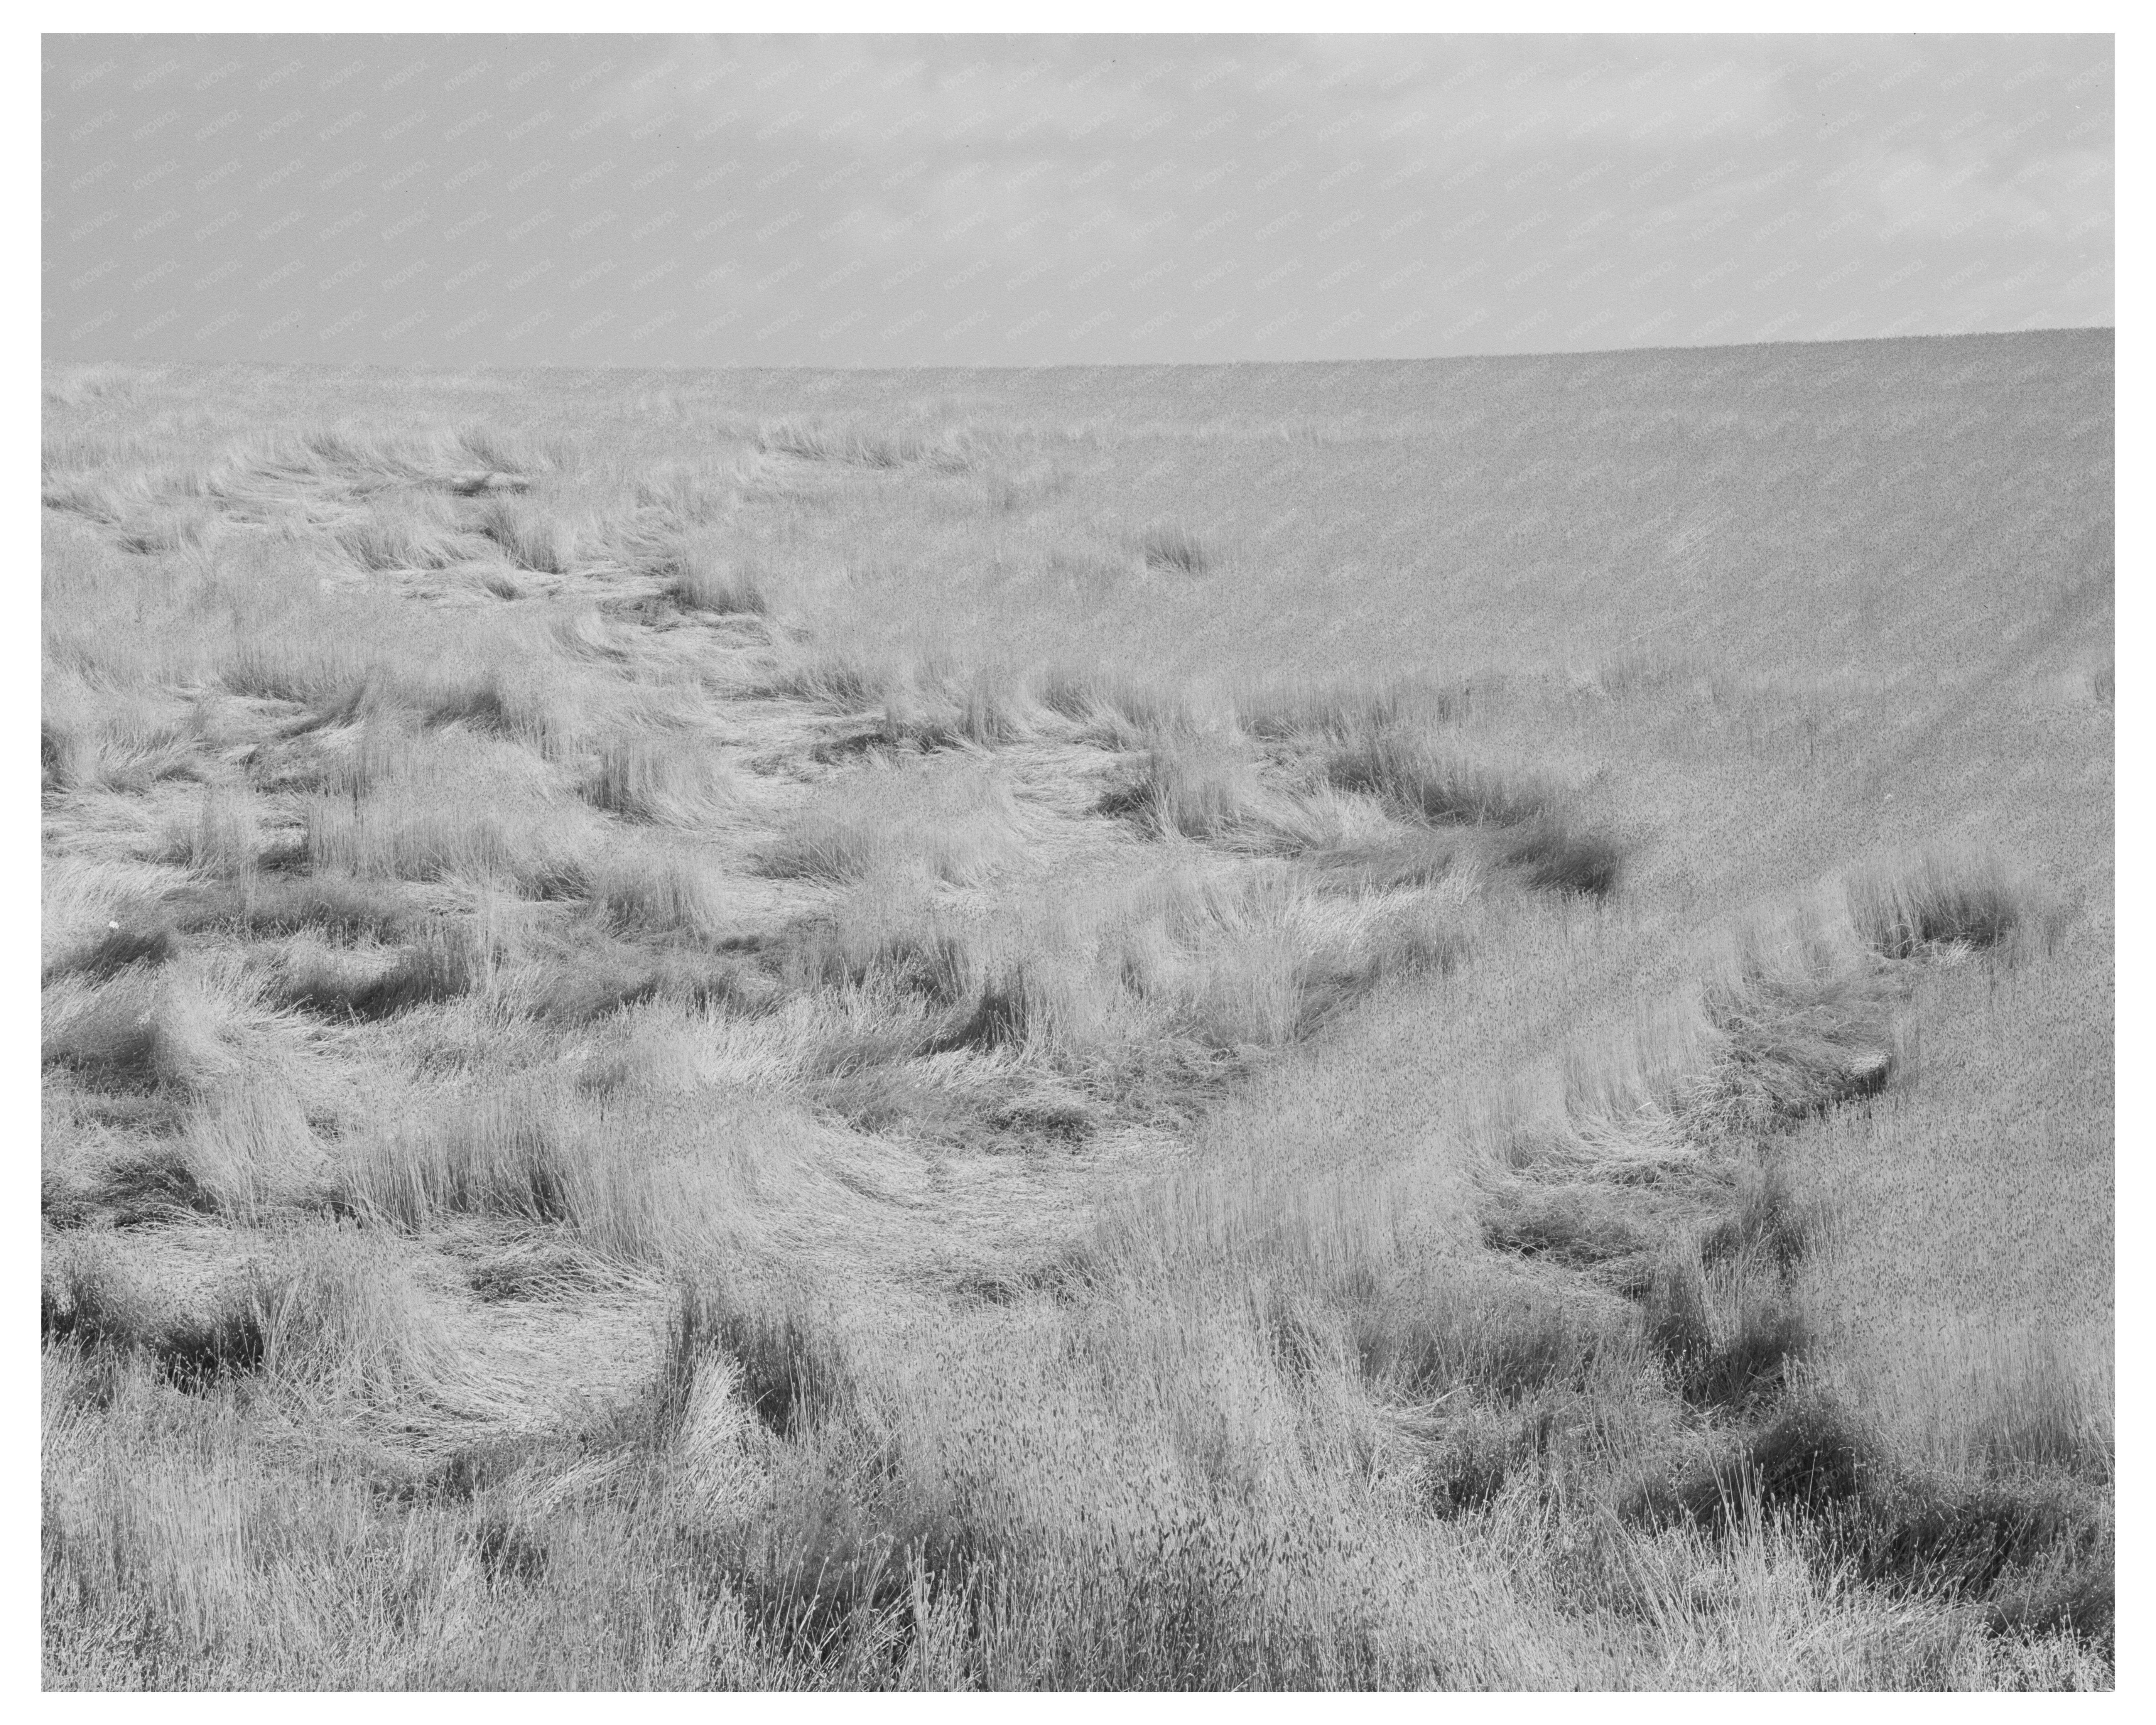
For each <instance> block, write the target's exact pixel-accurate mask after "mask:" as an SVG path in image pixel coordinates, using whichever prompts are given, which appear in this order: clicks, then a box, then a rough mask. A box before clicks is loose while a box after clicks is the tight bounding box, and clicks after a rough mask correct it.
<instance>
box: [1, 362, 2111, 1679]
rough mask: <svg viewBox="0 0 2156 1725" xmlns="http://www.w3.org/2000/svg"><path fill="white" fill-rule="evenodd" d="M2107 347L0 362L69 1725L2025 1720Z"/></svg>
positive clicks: (2095, 1519)
mask: <svg viewBox="0 0 2156 1725" xmlns="http://www.w3.org/2000/svg"><path fill="white" fill-rule="evenodd" d="M2111 368H2112V341H2111V336H2110V333H2109V332H2108V331H2065V332H2047V333H2037V334H2030V335H2025V336H1968V337H1956V338H1939V339H1922V340H1907V341H1872V342H1850V343H1839V344H1818V345H1810V346H1782V347H1750V348H1724V349H1696V350H1684V351H1677V350H1672V351H1667V352H1634V353H1626V354H1607V355H1578V356H1570V357H1558V358H1543V359H1486V360H1455V361H1433V362H1415V363H1391V362H1388V363H1383V364H1378V363H1371V364H1357V365H1337V366H1336V365H1306V366H1278V367H1274V366H1240V367H1195V366H1193V367H1169V368H1163V369H1158V370H1146V369H1141V368H1127V369H1092V370H1089V369H1083V368H1068V369H1046V370H1039V371H1018V370H1013V371H1008V372H992V371H950V372H934V371H912V372H702V373H697V372H559V371H555V372H524V373H509V372H387V371H367V370H357V371H349V372H330V371H326V370H313V371H311V370H307V369H304V368H297V367H227V368H222V369H211V368H189V367H122V366H101V367H49V368H48V371H47V373H46V377H45V406H44V416H45V418H44V425H45V430H44V477H43V499H44V511H43V514H44V559H43V629H44V661H43V663H44V688H43V700H44V722H43V763H44V778H43V787H44V789H43V864H44V874H43V914H44V924H43V931H44V932H43V978H44V983H43V1030H42V1038H43V1041H42V1050H41V1055H42V1061H43V1070H44V1101H43V1133H42V1154H43V1162H42V1187H41V1190H42V1200H43V1217H44V1231H43V1300H42V1307H43V1318H42V1322H43V1335H44V1352H43V1408H44V1414H43V1419H44V1426H43V1431H44V1449H43V1469H44V1475H43V1538H42V1553H43V1604H44V1621H43V1649H44V1654H43V1656H44V1678H45V1681H46V1683H47V1685H48V1686H51V1687H60V1688H115V1687H118V1688H136V1687H154V1688H172V1687H181V1688H264V1687H273V1688H274V1687H285V1688H388V1687H422V1688H444V1687H467V1686H475V1687H511V1688H566V1687H597V1688H643V1687H656V1688H706V1687H719V1688H756V1689H772V1688H839V1689H878V1688H1058V1689H1070V1688H1091V1687H1119V1688H1147V1689H1163V1688H1228V1687H1237V1688H1266V1689H1279V1688H1312V1687H1337V1688H1354V1689H1375V1688H1397V1687H1416V1686H1436V1687H1473V1688H1511V1689H1519V1688H1592V1689H1617V1688H1648V1689H1656V1688H1662V1689H1667V1688H1694V1687H1766V1688H1819V1687H1841V1688H1847V1687H1856V1688H1923V1689H1937V1688H2107V1687H2109V1686H2111V1684H2112V1671H2113V1664H2112V1661H2113V1632H2112V1561H2113V1532H2112V1348H2113V1337H2112V900H2113V878H2112V552H2111V507H2112V505H2111V497H2112V465H2111V463H2112V457H2111V435H2112V396H2111Z"/></svg>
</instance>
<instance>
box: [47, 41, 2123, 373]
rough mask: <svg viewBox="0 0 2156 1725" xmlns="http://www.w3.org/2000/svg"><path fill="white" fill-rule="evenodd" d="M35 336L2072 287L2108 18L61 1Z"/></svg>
mask: <svg viewBox="0 0 2156 1725" xmlns="http://www.w3.org/2000/svg"><path fill="white" fill-rule="evenodd" d="M43 48H44V74H43V93H44V123H43V132H44V170H43V183H44V194H43V220H44V244H43V263H44V291H43V300H44V305H43V313H44V355H45V357H46V358H47V359H49V360H61V361H71V360H98V359H151V360H182V361H204V362H229V361H234V360H247V361H263V360H268V361H282V362H290V361H300V362H315V363H334V364H340V365H345V364H353V363H360V364H374V365H398V366H408V365H432V366H459V367H461V366H470V365H508V366H515V365H564V366H577V367H587V366H682V367H703V366H726V365H762V366H797V365H816V366H916V365H1024V366H1039V365H1055V364H1071V363H1083V364H1102V363H1132V362H1138V363H1147V364H1158V363H1163V362H1183V361H1229V360H1306V359H1363V358H1389V357H1398V358H1407V357H1435V356H1444V355H1453V354H1471V353H1520V352H1577V351H1584V350H1598V349H1609V348H1624V347H1672V346H1694V345H1704V344H1723V343H1733V342H1748V341H1797V340H1813V341H1815V340H1828V339H1840V338H1848V337H1858V336H1892V335H1914V334H1940V333H1954V332H1962V331H2005V330H2017V329H2027V328H2039V327H2058V326H2088V325H2108V324H2110V323H2111V322H2112V195H2113V194H2112V170H2113V154H2112V39H2110V38H2109V37H2107V36H2063V37H2030V36H2024V37H2002V36H1961V37H1937V36H1934V37H1907V36H1903V37H1861V38H1848V37H1845V38H1835V37H1790V36H1783V37H1760V36H1751V37H1737V36H1666V35H1665V36H1652V37H1642V38H1624V37H1609V36H1602V37H1570V38H1559V37H1551V36H1511V37H1505V36H1452V37H1438V36H1423V37H1392V38H1383V37H1373V36H1367V35H1363V36H1350V37H1339V38H1327V37H1318V36H1307V35H1301V36H1269V37H1235V36H1219V35H1215V36H1197V37H1188V36H1186V37H1173V36H1142V37H1141V36H1101V35H1093V36H1058V37H1048V36H1019V37H988V36H944V37H930V36H885V37H866V36H816V37H783V36H769V37H742V36H726V37H706V38H701V39H687V38H654V37H635V38H632V37H623V36H589V35H588V36H563V35H530V36H520V37H508V36H490V37H477V36H461V37H458V36H371V37H353V36H305V37H299V36H263V35H254V36H206V37H197V36H164V37H161V36H83V37H69V36H62V35H48V36H46V37H44V39H43Z"/></svg>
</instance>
